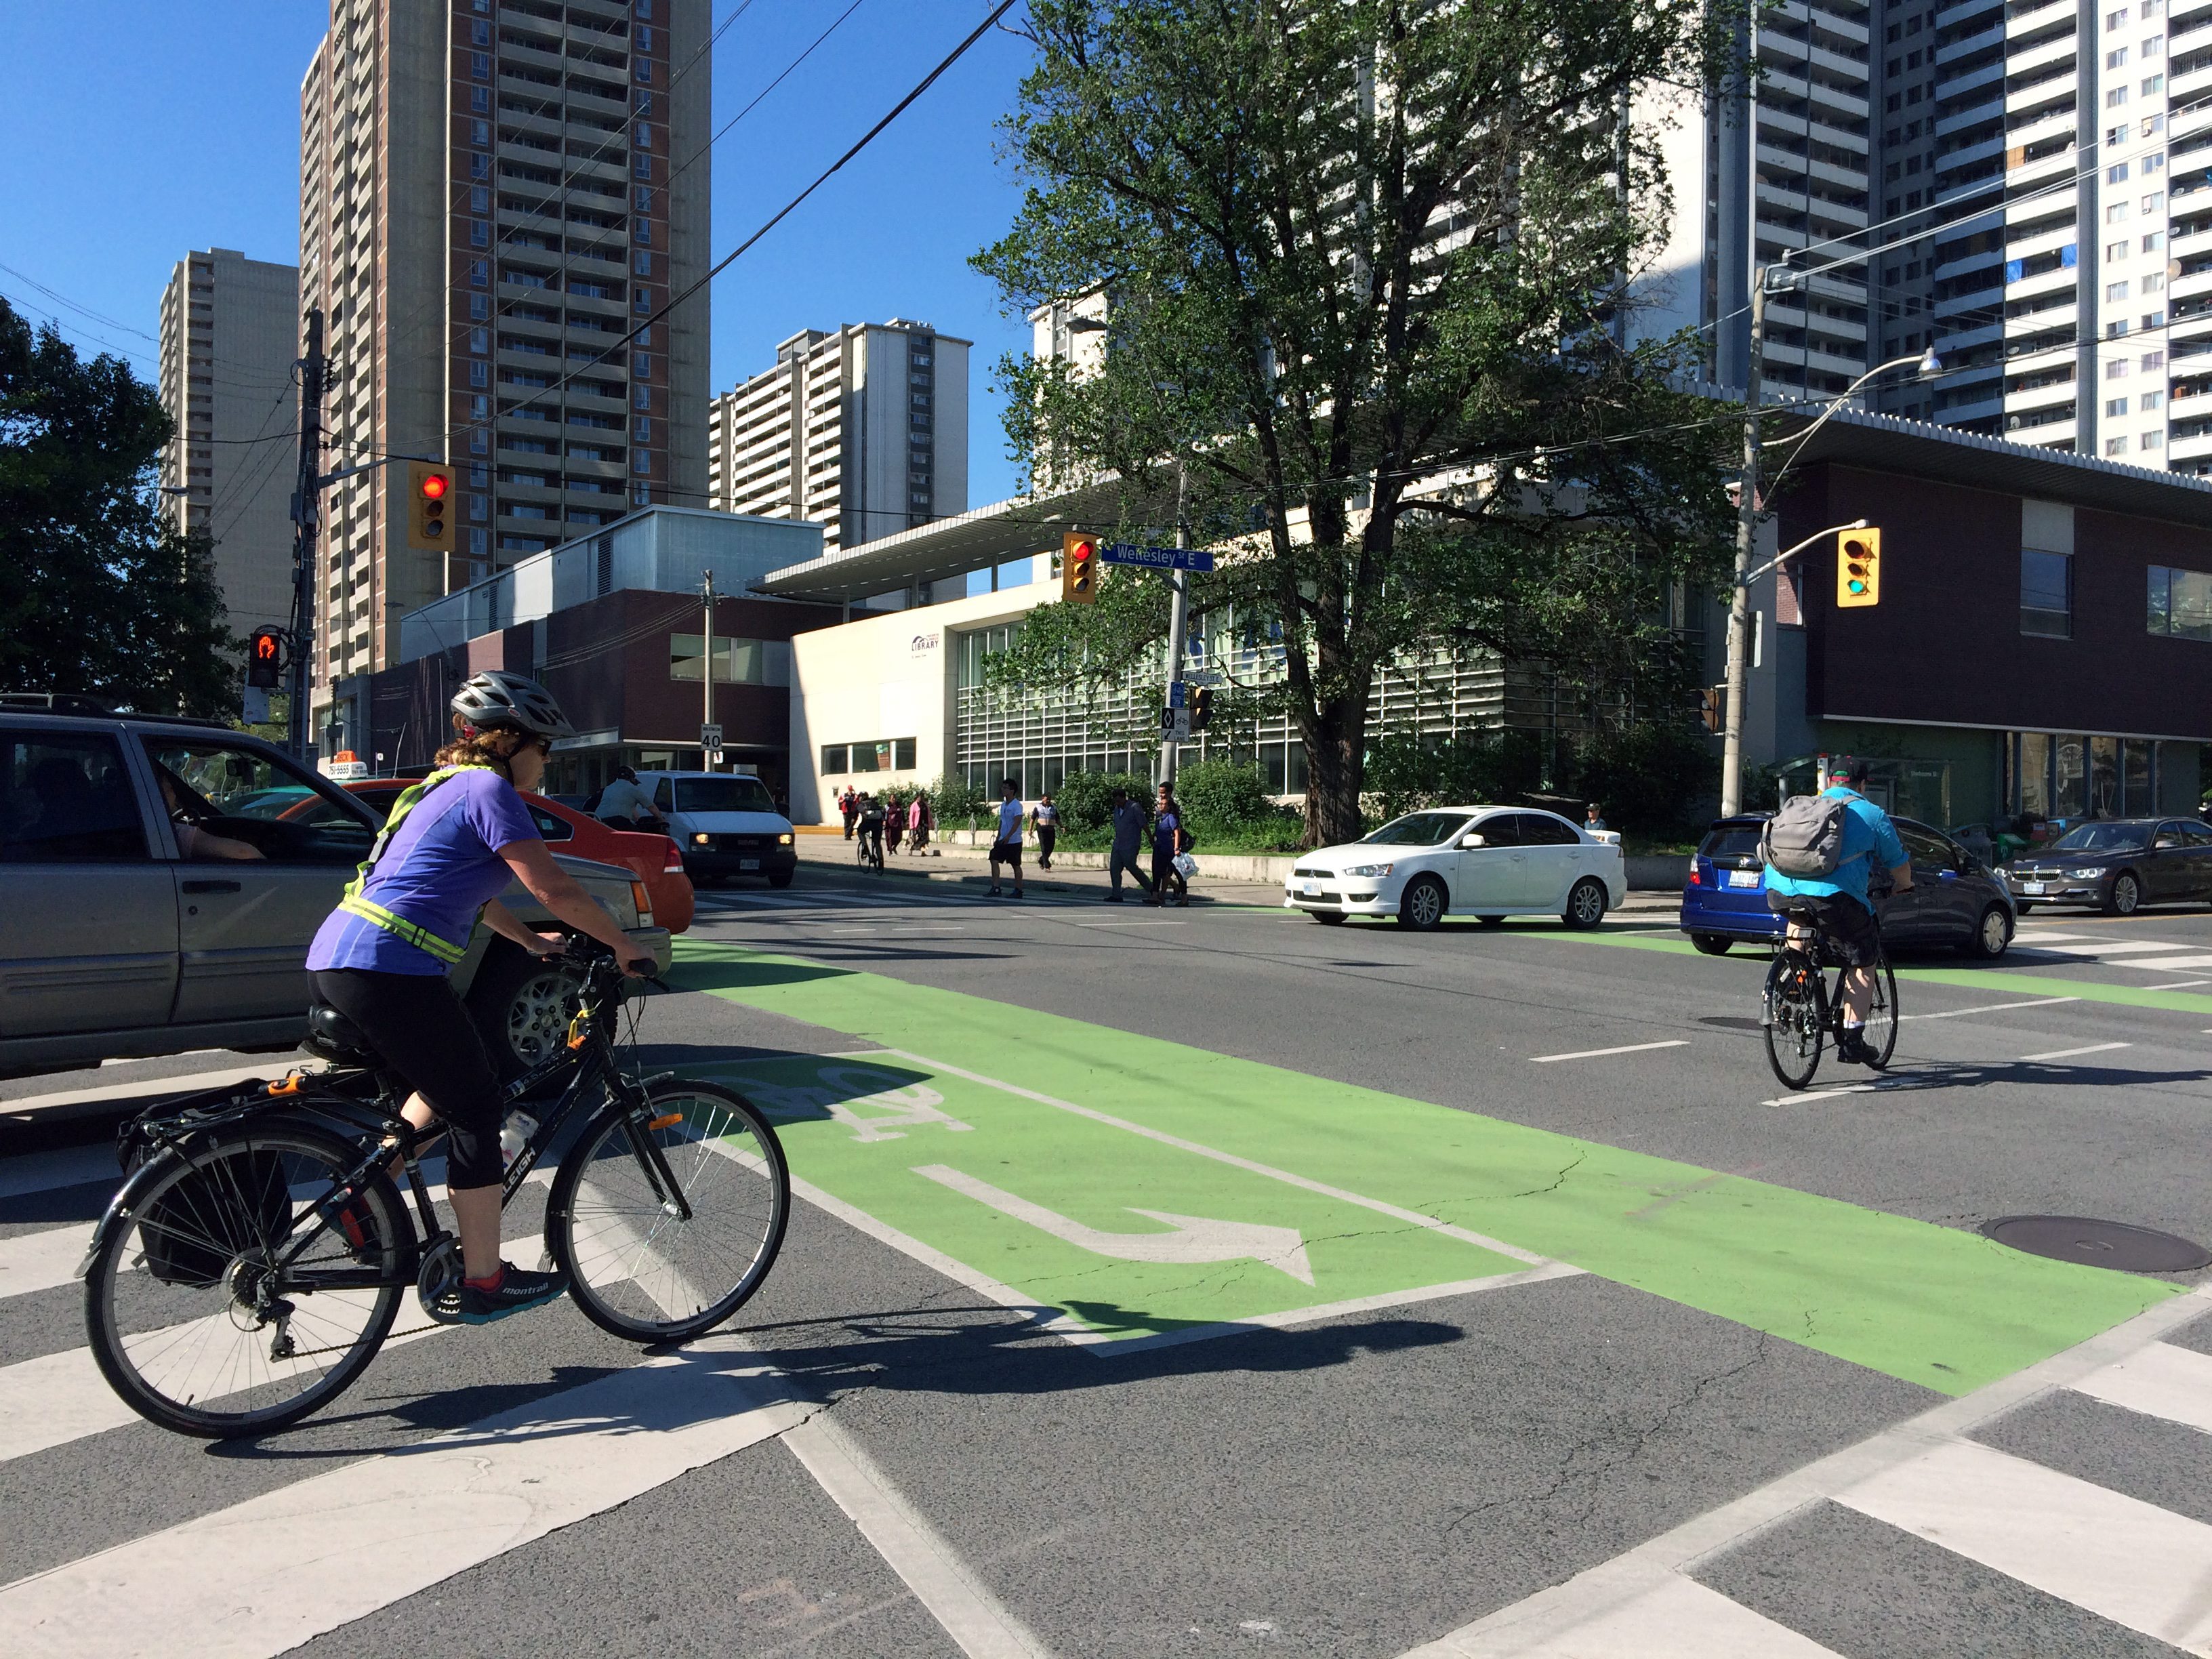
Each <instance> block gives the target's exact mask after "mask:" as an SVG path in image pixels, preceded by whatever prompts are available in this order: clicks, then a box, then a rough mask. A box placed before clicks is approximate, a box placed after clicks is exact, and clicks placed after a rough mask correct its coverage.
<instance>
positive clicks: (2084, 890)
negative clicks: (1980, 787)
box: [2004, 818, 2212, 916]
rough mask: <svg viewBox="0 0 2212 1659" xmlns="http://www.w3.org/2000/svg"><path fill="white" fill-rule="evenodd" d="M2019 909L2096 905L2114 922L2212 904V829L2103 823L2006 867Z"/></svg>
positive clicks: (2188, 821) (2170, 822)
mask: <svg viewBox="0 0 2212 1659" xmlns="http://www.w3.org/2000/svg"><path fill="white" fill-rule="evenodd" d="M2004 875H2005V880H2006V883H2007V884H2008V886H2010V888H2011V889H2012V895H2013V902H2014V904H2015V907H2016V908H2018V909H2019V910H2020V912H2021V915H2026V914H2027V912H2028V911H2029V910H2030V909H2032V908H2033V907H2034V906H2036V905H2039V904H2086V905H2093V906H2095V907H2096V908H2099V909H2100V910H2102V911H2103V912H2104V913H2105V914H2106V915H2109V916H2127V915H2134V914H2135V913H2136V911H2137V910H2138V909H2140V908H2142V906H2144V905H2146V904H2176V903H2182V902H2187V901H2189V900H2192V899H2194V900H2199V901H2203V900H2212V825H2208V824H2206V823H2202V822H2200V821H2198V820H2197V819H2196V818H2100V819H2096V820H2093V821H2092V822H2090V823H2077V824H2075V826H2074V827H2073V828H2072V829H2069V830H2068V831H2067V832H2066V833H2065V834H2064V835H2063V836H2060V837H2059V838H2058V839H2057V841H2054V842H2051V844H2050V845H2049V846H2048V847H2037V848H2028V849H2027V851H2025V852H2021V853H2019V854H2015V856H2014V858H2013V860H2012V861H2011V862H2010V863H2009V864H2008V865H2006V866H2005V869H2004Z"/></svg>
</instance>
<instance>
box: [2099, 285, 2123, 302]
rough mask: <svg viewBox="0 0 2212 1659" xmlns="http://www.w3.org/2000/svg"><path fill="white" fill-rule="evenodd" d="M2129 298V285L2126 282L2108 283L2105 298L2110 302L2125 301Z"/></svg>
mask: <svg viewBox="0 0 2212 1659" xmlns="http://www.w3.org/2000/svg"><path fill="white" fill-rule="evenodd" d="M2127 297H2128V285H2127V284H2126V283H2124V282H2120V283H2106V284H2105V298H2106V301H2108V302H2109V301H2115V300H2124V299H2126V298H2127Z"/></svg>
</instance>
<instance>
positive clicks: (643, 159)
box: [629, 155, 653, 179]
mask: <svg viewBox="0 0 2212 1659" xmlns="http://www.w3.org/2000/svg"><path fill="white" fill-rule="evenodd" d="M629 170H630V176H631V177H632V178H634V179H650V178H652V177H653V157H651V156H650V155H638V156H633V157H632V158H631V160H630V169H629Z"/></svg>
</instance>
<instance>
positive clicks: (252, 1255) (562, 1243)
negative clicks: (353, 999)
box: [80, 938, 791, 1439]
mask: <svg viewBox="0 0 2212 1659" xmlns="http://www.w3.org/2000/svg"><path fill="white" fill-rule="evenodd" d="M586 947H588V949H587V948H586ZM568 963H569V965H571V966H572V967H574V968H575V969H578V970H579V971H580V975H581V980H582V986H583V990H582V994H581V997H580V1000H579V1005H578V1006H577V1008H576V1010H575V1012H574V1017H573V1018H572V1019H571V1021H570V1024H569V1028H568V1041H567V1042H566V1043H565V1044H564V1045H563V1046H562V1048H561V1049H560V1050H559V1051H558V1052H557V1053H556V1054H553V1055H551V1056H550V1057H549V1058H548V1059H547V1060H545V1061H544V1062H543V1063H542V1064H541V1065H539V1066H537V1067H535V1068H533V1069H532V1071H531V1072H529V1073H526V1074H525V1075H524V1076H522V1077H520V1078H518V1079H516V1080H515V1081H514V1083H513V1085H510V1087H509V1088H508V1091H507V1105H508V1107H509V1109H510V1111H512V1109H513V1108H514V1106H515V1104H516V1103H518V1102H520V1101H521V1100H523V1099H525V1098H526V1097H527V1098H530V1099H532V1102H533V1105H532V1109H533V1110H538V1109H541V1108H539V1107H538V1106H537V1105H536V1104H535V1101H536V1100H537V1099H538V1098H539V1097H542V1096H543V1095H544V1093H547V1092H550V1091H553V1090H554V1089H556V1088H557V1089H558V1090H559V1093H558V1097H557V1098H556V1099H554V1100H553V1101H552V1102H551V1103H550V1105H547V1106H545V1107H544V1108H542V1110H543V1111H544V1121H543V1122H541V1123H538V1124H537V1125H536V1126H535V1127H531V1126H529V1125H528V1124H527V1123H526V1121H523V1120H520V1119H519V1118H517V1117H515V1116H513V1115H510V1116H509V1117H508V1119H507V1122H508V1125H509V1127H510V1128H511V1129H515V1130H523V1131H526V1133H524V1134H523V1136H522V1139H521V1145H520V1150H519V1151H518V1152H515V1153H514V1154H513V1158H512V1161H511V1162H510V1163H509V1164H508V1165H507V1176H506V1181H505V1187H504V1193H503V1197H502V1203H503V1205H506V1206H512V1205H513V1201H514V1199H515V1196H516V1194H519V1193H520V1191H521V1190H522V1188H524V1186H526V1184H529V1182H531V1180H532V1172H533V1170H535V1168H536V1166H537V1164H538V1159H539V1158H540V1157H541V1156H542V1155H543V1154H544V1153H545V1152H547V1150H548V1149H549V1148H550V1147H551V1146H553V1145H554V1144H555V1142H556V1139H558V1137H559V1136H560V1134H561V1132H562V1128H563V1127H564V1126H566V1125H568V1124H569V1123H570V1122H571V1121H579V1122H580V1125H581V1127H580V1131H579V1132H578V1133H576V1135H575V1136H574V1139H573V1140H572V1141H571V1142H570V1143H569V1145H568V1149H567V1151H566V1152H564V1153H563V1154H562V1157H561V1158H560V1160H559V1163H558V1164H557V1165H556V1168H555V1170H554V1172H553V1175H552V1177H551V1183H550V1193H549V1194H548V1195H547V1198H546V1204H545V1224H544V1234H543V1245H544V1251H545V1254H546V1255H548V1256H550V1258H551V1260H552V1262H553V1264H554V1265H555V1266H556V1267H560V1268H562V1269H563V1270H564V1271H566V1272H567V1273H568V1276H569V1285H570V1288H569V1294H570V1295H571V1296H572V1297H574V1299H575V1303H576V1305H577V1306H578V1307H579V1308H580V1309H581V1310H583V1313H584V1315H585V1316H586V1318H588V1319H590V1320H591V1321H592V1323H594V1324H596V1325H599V1327H601V1328H604V1329H605V1330H608V1331H611V1332H612V1333H613V1334H615V1335H617V1336H620V1337H625V1338H627V1339H629V1340H632V1341H635V1342H644V1343H666V1342H683V1341H687V1340H690V1339H692V1338H694V1337H697V1336H700V1335H702V1334H705V1333H706V1332H708V1331H709V1330H712V1329H713V1328H714V1327H715V1326H717V1325H719V1324H720V1323H721V1322H723V1321H724V1320H726V1319H727V1318H729V1316H731V1315H732V1314H733V1313H735V1312H736V1311H737V1310H738V1308H740V1307H742V1306H743V1305H744V1303H745V1301H746V1300H747V1299H748V1298H749V1297H751V1296H752V1294H753V1293H754V1291H757V1290H758V1289H759V1288H760V1286H761V1283H762V1281H763V1279H766V1278H767V1276H768V1273H769V1268H770V1267H772V1266H774V1265H775V1256H776V1251H777V1249H779V1248H780V1247H781V1244H782V1242H783V1230H784V1225H785V1222H786V1220H787V1218H788V1216H789V1213H790V1209H791V1179H790V1175H789V1172H788V1170H787V1168H786V1166H785V1164H784V1157H783V1148H782V1147H781V1145H780V1144H779V1143H778V1142H777V1139H776V1137H775V1130H774V1129H772V1128H771V1127H769V1122H768V1120H767V1119H766V1118H764V1117H763V1116H762V1115H761V1114H760V1113H759V1112H758V1111H757V1110H756V1109H754V1107H753V1106H752V1105H751V1104H750V1103H749V1102H747V1101H746V1100H745V1099H744V1097H742V1096H740V1095H738V1094H737V1093H736V1092H734V1091H732V1090H729V1089H726V1088H722V1087H720V1085H715V1084H711V1083H699V1082H693V1081H690V1080H688V1079H681V1078H678V1077H675V1076H672V1075H663V1076H657V1077H635V1076H633V1075H631V1074H629V1073H626V1072H625V1071H624V1070H623V1066H622V1064H621V1060H622V1055H621V1054H618V1052H617V1048H616V1043H615V1037H616V1034H617V1026H618V1022H619V1020H620V1018H621V1012H622V1002H623V973H622V969H621V968H620V966H619V965H618V964H617V963H616V961H615V960H614V957H613V953H612V952H611V951H605V948H604V947H601V946H598V945H594V944H593V943H592V941H590V940H588V939H581V938H577V939H575V940H574V943H573V944H572V945H571V947H570V955H569V957H568ZM308 1026H309V1032H308V1038H307V1048H309V1049H310V1050H311V1051H312V1052H313V1053H315V1054H319V1055H320V1056H322V1057H323V1058H325V1059H326V1060H331V1061H333V1062H334V1069H332V1070H331V1071H330V1072H328V1073H321V1074H294V1075H292V1076H289V1077H285V1078H283V1079H278V1080H277V1081H276V1082H274V1083H266V1084H249V1085H244V1086H242V1087H240V1088H237V1089H234V1090H231V1091H210V1093H209V1094H208V1095H205V1096H202V1097H199V1098H198V1099H197V1101H195V1102H192V1103H187V1104H185V1105H184V1106H182V1107H181V1108H180V1107H179V1106H178V1105H177V1104H175V1103H170V1104H167V1105H165V1106H163V1107H162V1108H161V1109H158V1110H157V1111H155V1112H151V1113H148V1114H146V1115H143V1116H141V1117H139V1118H137V1119H136V1120H134V1121H131V1123H129V1124H126V1125H125V1127H124V1128H123V1131H122V1134H121V1143H122V1151H123V1155H124V1161H125V1167H126V1168H130V1169H131V1170H132V1173H131V1176H130V1177H129V1178H128V1179H127V1180H126V1181H125V1182H124V1184H123V1188H122V1190H121V1191H119V1192H118V1193H117V1194H116V1195H115V1197H114V1199H113V1200H112V1202H111V1203H110V1204H109V1205H108V1207H107V1212H106V1214H105V1215H103V1216H102V1217H101V1218H100V1223H99V1225H98V1226H97V1228H96V1229H95V1230H94V1235H93V1243H92V1249H91V1251H90V1253H89V1254H88V1255H87V1256H86V1257H85V1261H84V1266H83V1267H82V1269H81V1270H80V1271H81V1273H82V1276H83V1277H84V1279H85V1322H86V1324H87V1327H88V1332H89V1336H90V1341H91V1346H92V1352H93V1357H94V1359H95V1360H97V1361H98V1363H99V1365H100V1373H101V1375H103V1376H106V1379H107V1381H108V1383H110V1384H111V1385H112V1387H113V1388H114V1389H115V1391H116V1393H117V1394H118V1395H121V1396H122V1397H123V1399H124V1401H125V1402H126V1403H127V1404H128V1405H130V1407H131V1409H132V1410H134V1411H136V1412H137V1413H139V1414H140V1415H141V1416H143V1417H144V1418H147V1419H149V1420H150V1421H152V1422H155V1423H158V1424H160V1425H162V1426H163V1427H164V1428H167V1429H173V1430H175V1431H178V1432H179V1433H180V1434H191V1435H200V1436H204V1437H208V1438H211V1439H223V1438H229V1437H234V1436H240V1435H252V1434H261V1433H265V1432H267V1431H270V1430H272V1429H276V1428H281V1427H283V1426H284V1425H287V1424H290V1423H295V1422H297V1421H298V1420H299V1419H301V1418H303V1417H306V1416H307V1414H308V1413H311V1412H313V1411H316V1410H318V1409H319V1408H320V1407H323V1406H325V1405H327V1404H329V1403H330V1401H332V1400H334V1399H336V1398H337V1396H338V1395H340V1394H341V1393H343V1391H344V1390H345V1389H347V1388H348V1387H349V1385H350V1384H351V1383H353V1382H354V1380H355V1379H356V1377H358V1376H360V1375H361V1374H362V1371H363V1370H365V1369H366V1368H367V1367H368V1363H369V1361H370V1360H372V1359H373V1358H375V1357H376V1353H377V1350H378V1349H379V1348H380V1347H381V1346H383V1344H384V1342H385V1340H386V1338H387V1337H389V1336H390V1335H391V1334H392V1323H393V1321H394V1320H395V1318H396V1317H397V1316H398V1312H399V1307H400V1304H401V1302H402V1300H403V1299H404V1297H405V1295H406V1293H407V1292H408V1291H410V1290H413V1291H416V1293H417V1294H418V1296H419V1297H421V1298H422V1303H423V1304H424V1305H425V1306H428V1305H429V1304H431V1303H432V1301H433V1300H434V1299H435V1297H437V1296H438V1295H439V1294H441V1292H443V1291H447V1290H450V1289H451V1288H452V1287H453V1284H454V1282H455V1281H457V1280H458V1279H459V1277H460V1273H461V1255H460V1243H459V1238H458V1237H456V1236H455V1235H454V1234H453V1233H452V1232H451V1231H448V1230H447V1228H445V1227H444V1226H442V1225H441V1224H440V1222H439V1219H438V1212H437V1210H436V1208H435V1205H434V1202H433V1193H432V1188H430V1186H429V1185H428V1183H427V1182H425V1180H424V1179H423V1175H422V1168H421V1163H420V1159H421V1156H422V1152H424V1150H425V1149H426V1148H428V1146H430V1145H431V1144H432V1143H434V1142H435V1141H436V1140H437V1139H440V1138H441V1136H442V1134H443V1133H444V1131H443V1129H442V1127H440V1126H437V1125H435V1124H434V1125H433V1126H432V1127H430V1128H429V1129H428V1130H425V1131H423V1132H422V1133H420V1135H419V1136H418V1134H417V1133H416V1131H415V1130H414V1129H413V1128H412V1127H410V1126H409V1124H408V1123H407V1122H406V1121H405V1120H404V1118H402V1117H401V1116H400V1109H401V1107H402V1106H403V1105H404V1104H405V1102H406V1098H407V1094H408V1088H407V1085H406V1084H405V1083H404V1082H403V1081H402V1080H401V1079H400V1078H399V1077H398V1074H397V1073H393V1072H392V1071H390V1070H389V1069H388V1068H386V1066H385V1063H384V1061H383V1060H382V1059H381V1058H380V1056H378V1055H376V1054H374V1053H372V1052H370V1051H369V1050H368V1048H366V1047H365V1046H364V1044H363V1042H362V1038H361V1036H360V1033H359V1032H358V1031H357V1030H355V1029H354V1027H353V1026H352V1025H351V1024H350V1023H349V1022H348V1021H347V1020H346V1019H345V1018H343V1016H342V1015H340V1014H339V1013H338V1012H337V1011H336V1010H335V1009H331V1008H317V1009H315V1010H313V1012H311V1013H310V1015H309V1017H308ZM634 1036H635V1030H634V1028H633V1039H634ZM395 1161H396V1162H397V1163H398V1165H399V1167H400V1170H401V1171H402V1173H403V1174H404V1179H405V1182H406V1184H407V1188H408V1194H409V1196H410V1197H411V1199H412V1200H413V1204H414V1213H413V1215H412V1216H410V1213H409V1212H408V1206H407V1204H406V1202H405V1201H404V1200H403V1199H402V1198H401V1195H400V1193H399V1189H398V1187H397V1186H396V1185H395V1183H394V1182H393V1180H392V1174H391V1170H392V1165H393V1164H394V1163H395ZM418 1228H419V1231H418ZM530 1243H531V1241H529V1240H527V1239H520V1240H517V1239H509V1240H508V1241H507V1244H508V1247H509V1249H510V1252H511V1253H513V1254H516V1255H520V1254H521V1250H520V1249H516V1247H517V1246H520V1247H521V1249H527V1248H528V1245H529V1244H530ZM430 1328H433V1327H431V1326H429V1325H427V1324H426V1325H424V1326H422V1327H419V1328H411V1329H410V1330H408V1331H406V1332H403V1333H401V1334H402V1335H413V1334H416V1332H417V1331H418V1330H423V1331H427V1330H428V1329H430Z"/></svg>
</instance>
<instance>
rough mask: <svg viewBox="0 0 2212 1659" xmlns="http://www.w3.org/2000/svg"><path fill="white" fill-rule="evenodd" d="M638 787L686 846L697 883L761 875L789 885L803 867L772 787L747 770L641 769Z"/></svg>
mask: <svg viewBox="0 0 2212 1659" xmlns="http://www.w3.org/2000/svg"><path fill="white" fill-rule="evenodd" d="M637 781H638V783H639V785H640V786H641V787H643V788H645V789H647V790H648V791H650V792H651V793H652V795H653V806H654V808H655V809H656V810H657V811H659V813H660V815H661V817H665V818H666V819H667V820H668V833H669V835H670V836H671V837H672V838H673V839H674V840H675V842H676V844H677V845H678V847H680V848H683V849H684V874H685V875H687V876H689V877H690V878H691V879H692V882H693V883H694V884H697V885H704V884H706V883H707V882H708V881H711V880H714V879H715V878H719V877H724V876H757V877H758V878H760V879H761V880H763V881H765V882H767V883H769V885H771V886H775V887H788V886H790V885H791V878H792V876H793V873H795V872H797V870H798V868H799V848H798V847H797V846H796V845H795V844H794V842H793V837H792V829H791V820H790V819H789V818H787V817H784V816H783V814H782V813H781V812H779V811H776V810H775V800H774V799H772V798H771V797H770V796H769V793H768V786H767V785H766V784H764V783H763V782H762V781H760V780H759V779H758V778H757V777H754V776H753V775H751V774H750V773H748V772H640V773H639V774H638V775H637Z"/></svg>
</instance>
